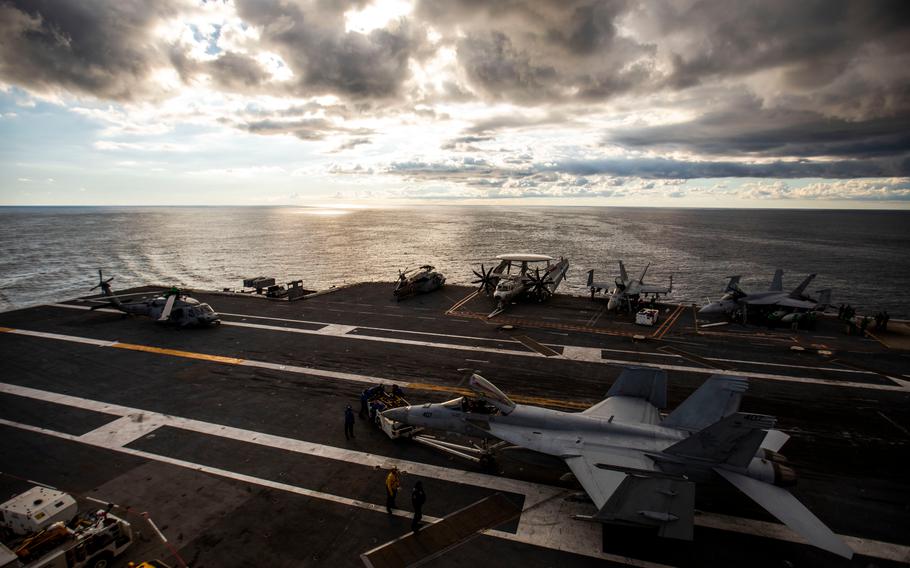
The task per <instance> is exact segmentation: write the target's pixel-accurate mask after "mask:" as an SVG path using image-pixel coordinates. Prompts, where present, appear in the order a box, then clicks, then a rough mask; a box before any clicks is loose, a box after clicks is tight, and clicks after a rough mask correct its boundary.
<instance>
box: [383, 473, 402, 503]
mask: <svg viewBox="0 0 910 568" xmlns="http://www.w3.org/2000/svg"><path fill="white" fill-rule="evenodd" d="M399 487H401V474H400V473H399V472H398V468H397V467H393V468H392V471H390V472H389V474H388V475H387V476H386V478H385V510H386V511H388V513H389V514H390V515H391V514H392V508H393V507H394V506H395V497H397V496H398V488H399Z"/></svg>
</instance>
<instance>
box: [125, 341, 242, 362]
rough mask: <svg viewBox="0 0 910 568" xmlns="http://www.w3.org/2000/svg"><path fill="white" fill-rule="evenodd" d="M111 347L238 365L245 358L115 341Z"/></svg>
mask: <svg viewBox="0 0 910 568" xmlns="http://www.w3.org/2000/svg"><path fill="white" fill-rule="evenodd" d="M111 347H116V348H118V349H129V350H130V351H143V352H145V353H158V354H159V355H171V356H173V357H183V358H185V359H200V360H202V361H212V362H214V363H226V364H228V365H240V364H241V363H243V362H244V361H245V360H244V359H238V358H237V357H224V356H222V355H208V354H206V353H194V352H192V351H180V350H178V349H165V348H163V347H152V346H150V345H136V344H135V343H115V344H113V345H111Z"/></svg>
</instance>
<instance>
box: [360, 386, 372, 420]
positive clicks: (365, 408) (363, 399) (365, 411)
mask: <svg viewBox="0 0 910 568" xmlns="http://www.w3.org/2000/svg"><path fill="white" fill-rule="evenodd" d="M368 391H369V389H363V391H361V393H360V417H361V418H366V417H367V416H368V415H369V413H370V409H369V404H370V395H369V394H368Z"/></svg>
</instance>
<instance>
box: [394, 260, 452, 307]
mask: <svg viewBox="0 0 910 568" xmlns="http://www.w3.org/2000/svg"><path fill="white" fill-rule="evenodd" d="M445 283H446V277H445V276H443V275H442V274H441V273H440V272H438V271H437V270H436V267H434V266H430V265H429V264H424V265H423V266H421V267H420V268H412V269H410V270H407V269H405V270H399V271H398V283H397V284H396V285H395V290H394V291H393V292H392V294H394V295H395V299H396V300H402V299H404V298H409V297H411V296H416V295H417V294H426V293H427V292H432V291H433V290H436V289H439V288H442V286H443V285H444V284H445Z"/></svg>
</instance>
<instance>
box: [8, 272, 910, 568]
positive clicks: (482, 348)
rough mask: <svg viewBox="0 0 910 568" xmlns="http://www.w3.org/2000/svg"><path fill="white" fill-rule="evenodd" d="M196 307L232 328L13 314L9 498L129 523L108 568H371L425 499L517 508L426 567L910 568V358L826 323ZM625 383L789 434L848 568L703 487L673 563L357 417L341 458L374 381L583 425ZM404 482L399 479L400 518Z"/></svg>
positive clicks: (242, 300)
mask: <svg viewBox="0 0 910 568" xmlns="http://www.w3.org/2000/svg"><path fill="white" fill-rule="evenodd" d="M149 289H152V288H149ZM157 289H160V288H157ZM138 290H139V289H134V290H122V291H118V292H120V293H127V292H135V291H138ZM192 295H193V296H194V297H196V298H198V299H200V300H201V301H207V302H209V303H210V304H211V305H212V307H214V308H215V310H216V311H218V312H220V313H221V314H222V319H223V324H222V325H220V326H216V327H212V328H207V329H186V330H181V329H175V328H172V327H167V326H161V325H156V324H155V323H153V322H151V321H149V320H148V319H144V318H130V317H123V316H122V315H121V314H119V313H112V312H111V311H109V310H97V311H93V312H90V311H88V310H87V307H86V305H85V304H79V303H77V302H64V303H60V304H54V305H44V306H38V307H32V308H28V309H22V310H17V311H12V312H7V313H3V314H0V326H2V327H0V356H2V372H0V375H2V379H0V470H2V472H3V474H2V475H0V496H3V497H5V496H8V495H11V494H13V493H18V492H20V491H22V490H25V489H27V488H28V487H29V486H30V485H31V483H32V482H33V481H35V482H40V483H44V484H48V485H51V486H54V487H57V488H60V489H62V490H65V491H69V492H72V493H73V494H74V495H77V496H79V497H80V498H82V499H96V500H100V501H104V502H113V503H116V504H117V505H118V508H117V509H115V512H117V513H118V514H122V515H125V516H127V517H128V518H129V519H131V520H132V521H133V523H134V525H135V527H136V528H137V529H139V530H140V531H141V533H142V537H141V538H140V539H139V542H137V543H136V544H135V545H134V546H133V548H131V549H130V550H129V551H127V553H126V555H125V556H124V557H122V558H120V559H118V561H117V564H116V565H119V566H124V565H125V563H126V561H127V560H133V561H139V560H143V559H148V558H152V557H158V558H161V559H163V560H165V561H167V562H168V563H169V564H171V565H172V566H182V565H189V566H194V567H200V568H201V567H223V566H270V567H277V566H288V567H290V566H294V567H297V566H332V567H333V568H334V567H342V566H362V565H363V564H362V561H361V559H360V554H361V553H363V552H365V551H367V550H369V549H372V548H374V547H376V546H378V545H381V544H383V543H385V542H387V541H390V540H392V539H395V538H397V537H399V536H401V535H402V534H405V533H407V532H408V530H409V524H410V513H409V510H410V499H409V496H410V490H411V488H412V487H413V484H414V482H415V481H416V480H422V481H423V484H424V487H425V489H426V493H427V503H426V506H425V508H424V514H425V517H424V518H425V520H429V521H432V520H435V519H438V518H441V517H444V516H446V515H449V514H450V513H453V512H455V511H457V510H459V509H461V508H463V507H465V506H467V505H469V504H471V503H474V502H476V501H478V500H479V499H481V498H483V497H486V496H490V495H492V494H494V493H497V492H499V493H501V494H502V495H504V496H506V497H507V498H508V499H510V500H512V501H513V502H515V503H517V504H519V505H520V506H521V507H522V508H523V511H522V513H521V515H520V517H518V518H517V519H514V520H512V521H509V522H507V523H505V524H503V525H500V526H497V527H496V528H495V529H492V530H488V531H486V532H485V533H483V534H482V535H480V536H478V537H476V538H474V539H471V540H470V541H468V542H466V543H464V544H463V545H461V546H459V547H457V548H454V549H452V550H449V551H447V552H445V553H443V554H441V555H440V556H438V557H436V558H434V559H433V560H432V561H431V563H430V565H433V566H471V565H473V566H516V565H521V566H522V567H523V568H533V567H544V566H557V565H558V566H562V567H569V566H607V565H631V566H645V567H650V566H763V567H764V566H850V565H852V566H872V565H874V566H896V565H903V564H906V563H908V562H910V530H908V529H910V478H908V475H907V470H906V464H907V463H910V460H908V457H910V453H908V451H907V449H908V442H910V431H908V428H910V404H908V403H910V379H908V375H907V373H910V359H908V353H906V352H901V351H897V350H891V349H888V348H887V347H885V346H884V345H883V344H881V343H879V342H878V341H876V340H873V339H861V338H858V337H848V336H846V335H844V333H843V330H842V329H840V328H839V326H838V325H837V324H836V323H835V322H833V321H823V322H822V324H821V325H820V326H819V327H818V329H817V330H816V331H814V332H807V331H798V332H794V331H791V330H790V329H779V330H768V329H763V328H755V327H751V328H745V327H742V326H735V325H728V326H722V327H709V328H701V329H699V330H698V333H697V332H696V328H695V321H694V310H692V309H691V307H675V306H664V308H663V310H664V312H663V317H662V324H661V325H660V326H659V327H655V328H640V327H636V326H634V325H632V324H631V323H629V322H628V321H625V320H623V319H622V318H616V317H615V316H613V315H612V314H609V313H605V310H604V301H599V302H598V301H591V300H590V299H588V298H579V297H567V296H556V297H554V298H553V299H552V300H551V301H550V302H548V303H546V304H543V305H531V304H519V305H515V306H512V307H510V309H509V311H508V312H507V313H505V314H502V315H500V316H497V317H496V318H494V319H493V320H487V319H486V318H485V317H484V316H485V314H486V313H487V312H489V311H490V309H491V305H490V302H489V300H488V299H486V298H482V297H477V296H475V295H474V294H473V290H472V289H469V288H465V287H459V286H446V287H445V288H443V289H442V290H439V291H437V292H433V293H431V294H428V295H424V296H418V297H414V298H411V299H408V300H405V301H402V302H400V303H396V302H395V301H394V300H393V298H392V295H391V284H388V283H367V284H358V285H354V286H349V287H342V288H338V289H336V290H334V291H332V292H331V293H326V294H321V295H318V296H315V297H310V298H308V299H306V300H302V301H295V302H287V301H269V300H266V299H265V298H264V297H259V296H251V295H239V294H224V293H206V292H192ZM504 325H510V326H512V328H511V329H507V328H503V326H504ZM636 335H638V336H639V337H638V338H635V337H634V336H636ZM794 347H796V348H797V349H793V348H794ZM626 365H652V366H658V367H662V368H664V369H666V370H667V372H668V373H669V385H670V386H669V403H670V408H673V407H674V406H675V405H676V404H678V403H680V402H681V401H682V400H683V399H684V398H685V397H686V396H687V395H688V394H690V393H691V392H692V391H693V390H694V389H695V388H696V387H698V386H699V385H700V384H701V383H702V382H703V381H704V380H705V379H706V378H707V377H708V376H710V375H711V374H713V373H718V372H723V373H731V374H738V375H743V376H746V377H749V378H750V390H749V391H748V393H747V394H746V396H745V397H744V399H743V402H742V410H743V411H746V412H756V413H763V414H771V415H774V416H777V417H778V427H779V428H780V429H782V430H784V431H785V432H787V433H788V434H790V435H791V436H792V439H791V440H790V442H789V443H788V444H787V445H786V446H785V447H784V449H783V453H784V454H785V455H787V456H788V457H789V458H790V461H791V462H792V465H793V466H794V468H795V469H796V470H797V472H798V473H799V475H800V481H799V483H798V485H797V486H796V487H795V488H793V492H794V494H795V495H796V496H797V497H798V498H799V499H800V500H801V501H802V502H803V503H805V504H806V505H807V506H808V507H809V508H810V509H811V510H812V511H813V512H815V513H816V514H817V515H818V517H819V518H821V519H822V520H823V521H824V522H825V523H827V524H828V525H829V526H830V527H831V528H832V529H833V530H834V531H835V532H837V533H839V534H841V535H844V537H845V538H846V541H847V542H848V544H849V545H850V546H851V547H852V548H853V549H854V550H855V551H856V556H854V558H853V560H852V561H847V560H844V559H841V558H839V557H836V556H834V555H831V554H829V553H827V552H824V551H821V550H817V549H815V548H812V547H809V546H807V545H805V544H801V543H800V542H799V538H798V537H795V536H794V535H793V533H791V532H790V531H789V530H787V529H786V528H784V527H783V526H782V525H780V524H778V523H777V522H776V521H775V520H774V519H773V518H772V517H771V516H770V515H768V514H767V513H765V512H764V511H763V510H762V509H760V508H759V507H758V506H757V505H754V504H753V503H752V502H751V501H750V500H749V499H748V498H747V497H746V496H745V495H742V494H740V493H739V492H738V491H737V490H736V489H735V488H733V487H732V486H725V485H721V484H718V485H716V486H699V489H698V493H697V496H696V506H697V509H698V513H697V515H696V529H695V540H694V542H679V541H673V540H668V539H659V538H657V537H654V536H652V535H651V534H650V533H649V532H648V531H645V530H642V529H625V528H619V527H613V526H602V525H599V524H595V523H589V522H584V521H581V520H576V519H574V518H573V515H576V514H580V515H589V514H592V513H593V512H594V507H593V505H592V504H590V502H586V501H585V500H584V499H578V498H577V497H576V496H575V495H576V494H577V493H578V492H579V491H580V489H579V488H578V487H577V486H574V485H573V484H572V482H570V481H566V482H563V481H560V476H561V475H562V474H563V473H565V472H566V471H567V470H566V469H562V470H561V469H558V468H556V469H551V468H545V467H538V466H531V465H527V464H524V463H522V462H511V461H507V460H500V462H499V463H498V471H496V472H493V473H492V474H491V473H487V472H484V471H481V470H480V469H478V468H477V467H475V466H473V465H472V464H470V463H468V462H463V461H460V460H458V459H457V458H453V457H450V456H448V455H444V454H441V453H439V452H437V451H435V450H432V449H430V448H427V447H424V446H421V445H418V444H416V443H413V442H411V441H407V440H395V441H393V440H390V439H388V438H387V437H386V436H385V435H384V434H382V433H381V432H380V431H379V430H377V429H375V428H371V427H370V426H369V425H368V424H367V422H366V421H365V420H359V419H358V423H357V425H356V427H355V434H356V438H355V439H354V440H351V441H345V438H344V432H343V410H344V407H345V405H346V404H351V405H352V406H354V408H355V411H356V409H357V408H358V405H359V402H358V400H359V399H358V396H359V393H360V391H361V390H362V389H363V388H365V386H367V384H376V383H385V384H391V383H397V384H400V385H401V386H402V387H403V388H404V390H405V393H406V396H407V398H408V399H409V400H410V402H412V403H415V402H423V401H440V400H445V399H447V398H452V397H453V396H454V395H456V394H461V393H462V392H464V383H463V374H462V373H461V372H459V371H458V369H461V368H471V369H477V370H479V371H480V372H481V373H482V374H483V375H484V376H485V377H487V378H488V379H490V380H491V381H492V382H493V383H495V384H496V385H497V386H498V387H500V388H501V389H502V390H503V391H504V392H506V393H507V394H509V395H510V396H513V397H514V398H515V399H516V401H517V402H525V403H531V404H539V405H545V406H550V407H554V408H560V409H569V410H582V409H584V408H586V407H587V406H589V405H591V404H593V403H595V402H597V401H599V400H601V399H602V398H603V397H604V395H605V393H606V392H607V390H608V389H609V387H610V385H611V384H612V382H613V381H614V380H615V378H616V377H617V376H618V374H619V372H620V370H621V369H622V367H623V366H626ZM392 465H397V466H398V467H399V468H401V469H402V470H404V472H405V475H404V476H403V481H402V491H401V493H400V494H399V497H398V506H399V508H400V509H399V510H397V511H396V514H395V515H392V516H388V515H387V514H386V512H385V494H384V484H383V483H384V477H385V470H386V468H389V467H391V466H392ZM146 518H147V519H151V520H152V521H153V523H154V525H152V524H149V522H148V521H147V520H146ZM158 531H160V535H159V534H158ZM160 537H164V538H166V542H165V541H164V540H162V538H160Z"/></svg>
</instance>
